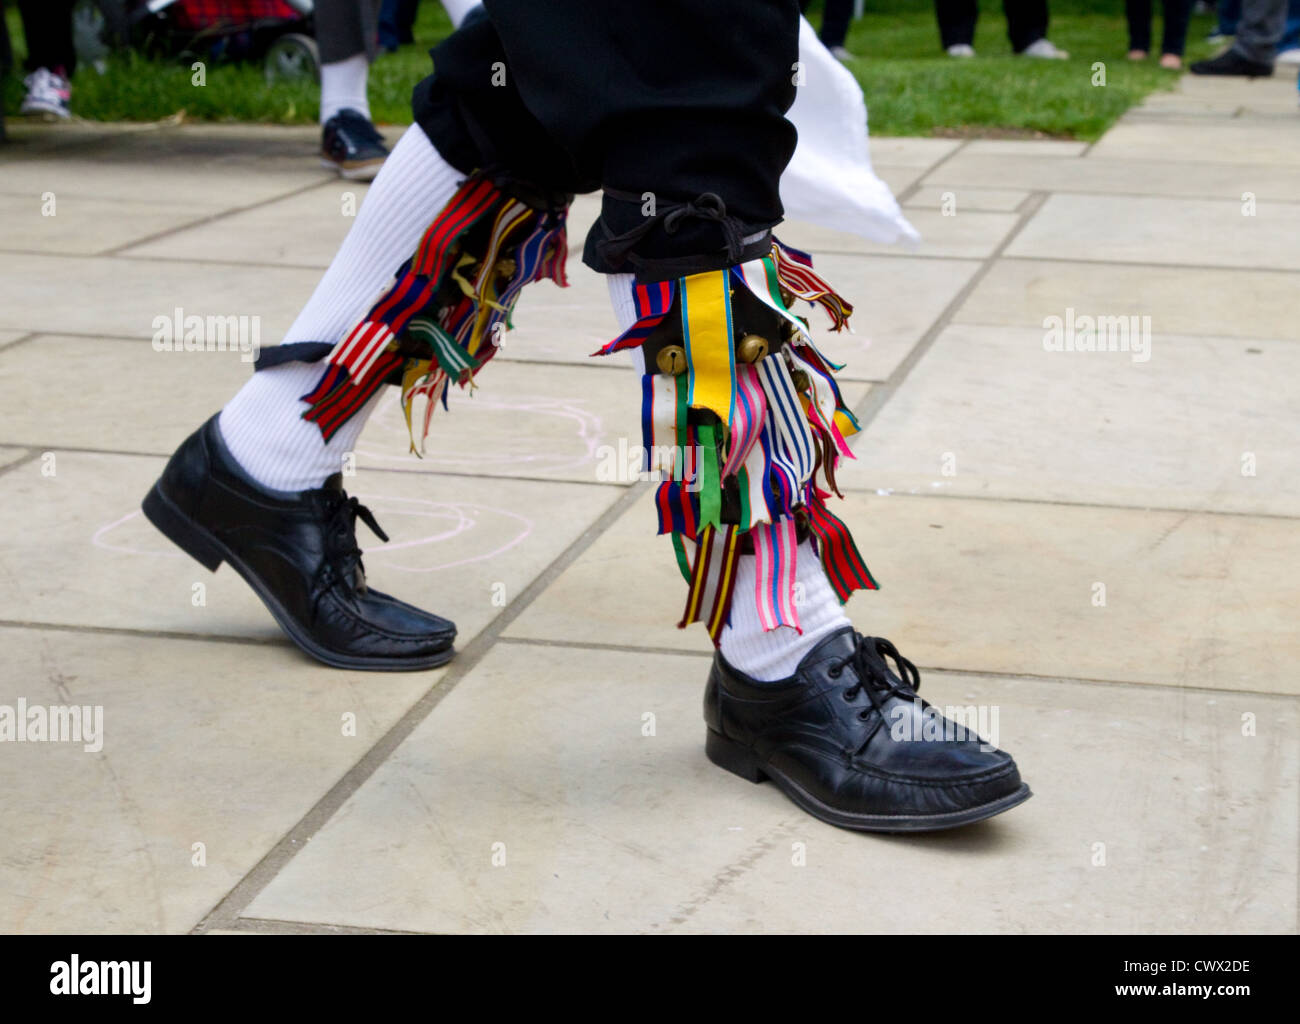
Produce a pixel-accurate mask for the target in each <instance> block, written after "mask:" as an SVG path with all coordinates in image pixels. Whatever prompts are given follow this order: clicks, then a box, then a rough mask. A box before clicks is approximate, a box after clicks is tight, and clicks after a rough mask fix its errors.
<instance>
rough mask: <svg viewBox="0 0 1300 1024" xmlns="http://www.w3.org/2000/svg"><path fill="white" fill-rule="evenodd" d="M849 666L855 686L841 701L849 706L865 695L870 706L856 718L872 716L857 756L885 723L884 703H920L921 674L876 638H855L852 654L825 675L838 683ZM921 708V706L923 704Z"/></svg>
mask: <svg viewBox="0 0 1300 1024" xmlns="http://www.w3.org/2000/svg"><path fill="white" fill-rule="evenodd" d="M886 658H888V659H890V660H891V661H893V663H894V667H895V669H896V672H895V673H894V674H892V675H891V674H890V672H889V665H888V663H887V662H886V660H885V659H886ZM849 666H852V667H853V675H854V678H855V682H854V683H853V685H851V686H849V687H847V688H846V689H845V690H844V692H843V697H844V700H845V701H848V702H852V701H854V700H856V699H857V696H858V694H859V693H865V694H866V695H867V698H868V699H869V700H870V701H871V706H870V707H866V708H863V709H862V710H861V711H859V712H858V718H859V719H861V720H862V721H864V722H865V721H866V720H867V719H868V718H870V717H871V713H872V712H873V711H874V712H875V713H876V721H875V724H874V725H872V727H871V728H870V729H869V730H868V732H867V734H866V736H865V737H864V738H863V740H862V742H861V743H860V744H859V745H858V748H857V753H861V752H862V749H863V748H864V747H866V745H867V744H868V743H869V742H870V741H871V737H873V736H874V735H875V734H876V731H877V730H878V729H879V728H880V727H881V726H882V725H883V724H884V722H885V702H886V701H887V700H889V699H890V698H891V697H902V698H903V699H904V700H911V701H919V700H921V698H920V697H919V696H918V695H917V691H918V690H919V689H920V688H921V672H920V670H919V669H917V667H916V666H915V665H913V664H912V662H910V661H908V660H907V659H906V658H904V657H903V656H902V655H901V654H900V653H899V652H898V648H897V647H895V646H894V645H893V643H892V642H890V641H889V640H886V639H884V638H883V637H878V636H859V637H858V638H857V643H856V644H854V646H853V653H852V654H850V655H848V656H847V657H845V658H840V659H838V660H837V661H835V662H834V663H833V664H832V665H831V666H830V669H829V671H828V675H830V677H831V678H832V679H838V678H839V677H840V676H841V675H842V674H843V673H844V670H845V669H846V668H848V667H849ZM921 704H922V705H923V706H925V702H924V701H921Z"/></svg>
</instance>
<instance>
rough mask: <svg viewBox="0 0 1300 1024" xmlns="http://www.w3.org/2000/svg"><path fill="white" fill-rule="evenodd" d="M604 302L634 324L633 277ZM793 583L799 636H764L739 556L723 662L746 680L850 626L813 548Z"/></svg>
mask: <svg viewBox="0 0 1300 1024" xmlns="http://www.w3.org/2000/svg"><path fill="white" fill-rule="evenodd" d="M607 282H608V285H609V299H610V302H611V303H613V305H614V315H615V316H616V317H617V318H618V328H619V330H620V331H626V330H627V329H628V328H629V327H631V326H632V324H633V322H635V320H636V303H635V301H634V299H633V292H632V287H633V285H634V284H635V282H636V278H635V277H634V275H632V274H611V275H609V277H608V278H607ZM632 353H633V357H634V358H633V362H634V365H635V367H636V370H637V373H638V374H641V373H644V372H645V355H644V353H642V351H641V349H640V348H635V349H632ZM795 581H796V582H797V583H801V584H803V586H802V588H801V590H802V594H801V599H800V601H799V608H798V612H799V625H800V627H801V628H802V629H803V632H802V633H797V632H795V630H794V629H792V628H790V627H789V626H779V627H778V628H776V629H774V630H772V631H771V632H765V631H764V630H763V627H762V625H760V624H759V621H758V600H757V597H756V596H755V579H754V558H753V556H752V555H742V556H741V558H740V562H739V564H738V565H737V567H736V588H735V590H734V591H732V598H731V622H730V623H729V624H728V625H727V626H726V627H725V628H724V629H723V631H722V638H721V650H722V656H723V657H724V658H726V659H727V661H728V662H729V663H730V664H731V665H732V667H733V668H737V669H739V670H740V671H741V672H744V673H745V675H747V676H750V677H751V678H753V679H758V680H762V681H763V682H772V681H775V680H778V679H785V678H787V677H789V676H791V675H793V674H794V670H795V669H796V668H798V667H799V662H801V661H802V660H803V658H804V655H805V654H807V653H808V652H809V651H811V650H812V649H813V648H814V647H816V646H817V644H819V643H820V642H821V641H822V640H824V639H826V637H827V636H829V635H830V634H831V633H833V632H835V631H836V630H837V629H842V628H843V627H845V626H849V625H852V623H850V622H849V620H848V617H847V616H846V615H845V614H844V610H843V608H842V607H841V605H840V602H839V598H837V597H836V596H835V591H834V590H833V589H831V584H830V581H829V580H828V579H827V578H826V573H825V572H824V571H823V569H822V565H821V560H820V559H818V557H817V553H816V552H815V551H813V549H812V544H810V543H809V542H808V541H804V542H803V543H802V544H800V545H799V554H798V563H797V567H796V572H795Z"/></svg>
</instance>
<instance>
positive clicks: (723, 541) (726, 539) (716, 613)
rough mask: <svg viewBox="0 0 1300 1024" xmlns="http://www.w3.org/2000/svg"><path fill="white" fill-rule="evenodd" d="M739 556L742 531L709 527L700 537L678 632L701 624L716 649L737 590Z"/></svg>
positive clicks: (726, 527)
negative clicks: (737, 562)
mask: <svg viewBox="0 0 1300 1024" xmlns="http://www.w3.org/2000/svg"><path fill="white" fill-rule="evenodd" d="M739 555H740V531H739V530H737V529H736V528H735V527H734V526H724V527H721V528H718V529H715V528H714V527H712V526H709V527H706V528H705V529H704V532H703V533H702V534H701V535H700V541H699V544H698V545H697V547H696V551H695V564H694V566H692V568H691V585H690V589H689V591H688V592H687V595H686V610H685V611H684V612H683V613H682V620H681V621H680V622H679V623H677V627H678V628H679V629H685V628H686V627H687V626H688V625H690V624H691V623H692V622H700V621H702V622H703V623H704V625H705V628H706V629H707V630H708V631H709V637H710V639H712V640H713V643H714V646H717V645H718V643H719V641H720V640H721V637H722V630H723V627H725V626H726V624H727V610H728V609H729V608H730V606H731V593H732V591H733V590H734V589H735V586H736V560H737V558H738V557H739Z"/></svg>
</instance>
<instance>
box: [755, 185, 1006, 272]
mask: <svg viewBox="0 0 1300 1024" xmlns="http://www.w3.org/2000/svg"><path fill="white" fill-rule="evenodd" d="M956 211H957V212H956V214H955V215H954V214H945V213H943V212H942V210H941V209H939V208H937V207H936V208H935V209H910V208H909V209H908V211H907V219H908V220H909V221H911V223H912V226H913V227H914V228H916V230H917V231H919V232H920V233H921V241H920V242H919V243H918V244H917V245H916V246H915V247H913V248H911V249H910V250H906V251H909V252H912V253H915V254H916V255H918V256H952V257H959V258H966V259H983V258H984V257H986V256H991V255H992V254H993V251H994V250H995V249H996V248H997V247H998V244H999V243H1000V242H1001V241H1002V239H1003V238H1005V237H1006V235H1007V232H1009V231H1010V230H1011V228H1012V227H1014V226H1015V223H1016V220H1017V219H1018V218H1017V217H1016V215H1015V214H1013V213H995V212H988V211H978V210H975V209H973V208H971V209H966V208H964V207H963V206H962V204H961V201H960V200H958V201H957V207H956ZM777 233H778V236H779V237H780V239H781V241H783V242H785V243H787V244H789V245H794V246H796V247H797V248H800V249H803V250H804V251H805V252H810V253H812V255H813V259H814V261H815V262H819V258H821V257H823V256H824V255H825V254H830V253H865V254H875V255H880V254H884V253H897V252H899V251H900V247H899V246H897V245H884V244H881V243H879V242H870V241H867V240H866V239H865V238H861V237H859V236H856V235H849V234H846V233H845V232H843V231H831V230H830V229H829V228H822V227H814V226H812V225H802V224H799V223H798V222H791V224H790V225H781V227H779V228H777Z"/></svg>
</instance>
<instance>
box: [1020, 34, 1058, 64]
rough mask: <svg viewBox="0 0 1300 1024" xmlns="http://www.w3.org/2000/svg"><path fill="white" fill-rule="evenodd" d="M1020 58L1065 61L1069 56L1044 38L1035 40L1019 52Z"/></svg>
mask: <svg viewBox="0 0 1300 1024" xmlns="http://www.w3.org/2000/svg"><path fill="white" fill-rule="evenodd" d="M1020 56H1022V57H1037V58H1038V59H1039V60H1065V59H1067V58H1068V57H1069V56H1070V55H1069V54H1068V53H1066V52H1065V51H1064V50H1058V49H1057V48H1056V47H1055V46H1053V45H1052V44H1051V42H1050V41H1049V40H1048V39H1047V38H1046V37H1044V38H1042V39H1035V40H1034V41H1033V42H1032V43H1030V44H1029V45H1028V46H1026V47H1025V48H1024V49H1023V50H1021V51H1020Z"/></svg>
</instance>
